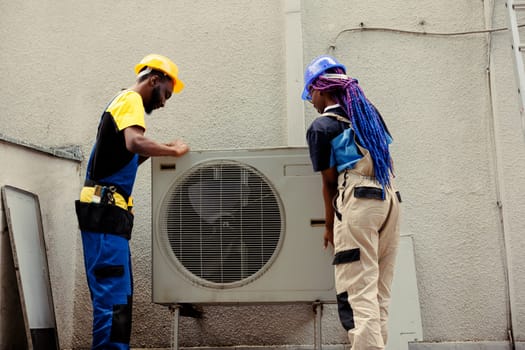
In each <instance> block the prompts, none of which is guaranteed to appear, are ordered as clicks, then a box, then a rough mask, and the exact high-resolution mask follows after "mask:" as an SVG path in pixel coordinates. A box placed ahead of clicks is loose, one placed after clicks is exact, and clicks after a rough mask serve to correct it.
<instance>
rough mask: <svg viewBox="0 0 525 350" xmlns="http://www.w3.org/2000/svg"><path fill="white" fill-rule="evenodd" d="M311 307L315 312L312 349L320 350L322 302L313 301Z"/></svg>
mask: <svg viewBox="0 0 525 350" xmlns="http://www.w3.org/2000/svg"><path fill="white" fill-rule="evenodd" d="M312 306H313V309H314V314H315V319H314V349H315V350H321V349H322V347H323V336H322V332H321V330H322V325H321V321H322V319H323V303H321V302H320V301H316V302H314V303H313V305H312Z"/></svg>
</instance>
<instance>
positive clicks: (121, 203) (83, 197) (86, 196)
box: [80, 186, 133, 210]
mask: <svg viewBox="0 0 525 350" xmlns="http://www.w3.org/2000/svg"><path fill="white" fill-rule="evenodd" d="M94 194H95V187H87V186H84V187H83V188H82V191H80V201H81V202H84V203H91V201H92V199H93V195H94ZM113 198H114V199H115V205H116V206H117V207H120V208H122V209H124V210H128V207H132V206H133V198H132V197H131V196H129V201H128V202H126V200H125V199H124V197H123V196H122V195H121V194H119V193H117V192H114V193H113ZM128 204H130V205H128Z"/></svg>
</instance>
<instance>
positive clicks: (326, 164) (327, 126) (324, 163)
mask: <svg viewBox="0 0 525 350" xmlns="http://www.w3.org/2000/svg"><path fill="white" fill-rule="evenodd" d="M325 112H330V113H334V114H338V115H340V116H342V117H345V118H347V117H346V115H345V112H344V110H343V108H342V107H340V106H337V107H336V108H327V109H326V110H325ZM348 127H349V125H348V123H345V122H342V121H338V120H337V119H335V118H331V117H321V116H320V117H318V118H316V119H315V120H314V121H313V122H312V124H311V125H310V127H309V128H308V130H307V131H306V141H307V143H308V149H309V151H310V159H311V161H312V166H313V168H314V171H323V170H326V169H329V168H330V167H331V166H333V165H332V164H330V159H331V157H332V145H331V144H330V142H331V141H332V140H333V139H334V138H335V137H336V136H338V135H339V134H341V133H342V132H343V131H344V130H345V129H347V128H348Z"/></svg>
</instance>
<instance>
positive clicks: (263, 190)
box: [152, 148, 336, 304]
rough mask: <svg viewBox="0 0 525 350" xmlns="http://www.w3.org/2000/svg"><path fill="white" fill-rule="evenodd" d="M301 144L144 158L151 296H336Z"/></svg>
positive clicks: (190, 299)
mask: <svg viewBox="0 0 525 350" xmlns="http://www.w3.org/2000/svg"><path fill="white" fill-rule="evenodd" d="M321 191H322V189H321V177H320V175H319V174H316V173H314V172H313V170H312V166H311V164H310V159H309V156H308V150H307V148H271V149H258V150H209V151H191V152H189V153H188V154H187V155H185V156H184V157H182V158H169V157H159V158H153V159H152V215H153V217H152V224H153V242H152V249H153V302H155V303H159V304H176V303H195V304H211V303H244V302H246V303H259V302H313V301H321V302H334V301H335V295H336V293H335V288H334V273H333V266H332V264H331V263H332V253H331V251H330V250H329V249H327V250H323V247H322V244H323V233H324V206H323V200H322V192H321Z"/></svg>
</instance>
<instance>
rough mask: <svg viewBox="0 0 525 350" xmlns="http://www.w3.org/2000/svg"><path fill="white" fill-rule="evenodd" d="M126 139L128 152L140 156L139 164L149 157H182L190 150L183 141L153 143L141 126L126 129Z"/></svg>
mask: <svg viewBox="0 0 525 350" xmlns="http://www.w3.org/2000/svg"><path fill="white" fill-rule="evenodd" d="M124 138H125V140H126V148H127V149H128V151H130V152H133V153H136V154H138V155H139V156H140V160H139V162H140V163H142V162H144V161H145V160H146V159H148V158H149V157H158V156H171V157H180V156H182V155H184V154H186V153H187V152H188V151H189V150H190V149H189V147H188V145H186V144H185V143H184V142H182V141H181V140H176V141H173V142H170V143H167V144H163V143H159V142H156V141H153V140H152V139H149V138H147V137H145V136H144V129H142V128H141V127H139V126H130V127H128V128H126V129H124Z"/></svg>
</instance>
